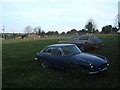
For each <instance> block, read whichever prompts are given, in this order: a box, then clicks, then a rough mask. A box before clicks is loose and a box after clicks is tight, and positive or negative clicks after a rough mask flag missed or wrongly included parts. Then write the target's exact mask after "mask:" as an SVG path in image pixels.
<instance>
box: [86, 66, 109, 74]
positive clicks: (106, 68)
mask: <svg viewBox="0 0 120 90" xmlns="http://www.w3.org/2000/svg"><path fill="white" fill-rule="evenodd" d="M107 68H108V67H105V68H103V69H101V70H98V71H95V72H88V74H96V73H99V72H102V71H105V70H107Z"/></svg>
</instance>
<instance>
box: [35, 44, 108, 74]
mask: <svg viewBox="0 0 120 90" xmlns="http://www.w3.org/2000/svg"><path fill="white" fill-rule="evenodd" d="M35 60H37V61H39V62H40V64H41V66H42V67H43V68H47V67H56V68H60V69H63V70H65V71H72V72H80V73H81V72H84V73H88V74H95V73H99V72H102V71H107V68H108V66H109V63H108V61H107V59H106V57H104V56H101V55H97V54H89V53H83V52H81V51H80V49H79V48H78V47H77V46H76V45H75V44H53V45H49V46H47V47H45V48H44V49H43V50H41V51H40V52H38V53H36V56H35Z"/></svg>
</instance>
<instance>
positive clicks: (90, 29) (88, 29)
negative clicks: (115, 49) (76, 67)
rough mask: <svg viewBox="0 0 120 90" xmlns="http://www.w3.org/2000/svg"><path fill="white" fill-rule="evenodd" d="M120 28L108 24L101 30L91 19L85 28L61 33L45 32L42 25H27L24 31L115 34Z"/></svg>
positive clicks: (42, 33) (44, 33) (48, 33)
mask: <svg viewBox="0 0 120 90" xmlns="http://www.w3.org/2000/svg"><path fill="white" fill-rule="evenodd" d="M118 30H119V29H118V28H117V27H113V26H112V25H106V26H103V27H102V30H101V31H99V30H98V29H97V26H96V23H95V21H94V20H93V19H89V20H88V22H87V23H86V25H85V27H84V29H82V30H76V29H71V30H69V31H67V32H62V33H59V32H58V31H48V32H45V31H44V30H42V29H41V27H40V26H38V27H34V28H32V27H31V26H27V27H26V28H25V29H24V31H25V33H27V34H30V33H35V34H38V35H59V34H60V35H65V34H66V35H75V34H85V33H102V34H109V33H112V34H115V33H117V31H118Z"/></svg>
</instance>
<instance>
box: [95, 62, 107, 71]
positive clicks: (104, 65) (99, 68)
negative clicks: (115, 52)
mask: <svg viewBox="0 0 120 90" xmlns="http://www.w3.org/2000/svg"><path fill="white" fill-rule="evenodd" d="M105 67H107V63H106V64H103V65H100V66H99V67H97V70H98V71H99V70H102V69H104V68H105Z"/></svg>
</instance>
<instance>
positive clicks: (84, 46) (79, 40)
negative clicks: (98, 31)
mask: <svg viewBox="0 0 120 90" xmlns="http://www.w3.org/2000/svg"><path fill="white" fill-rule="evenodd" d="M59 43H62V44H65V43H68V44H76V45H77V46H78V47H79V48H80V50H81V51H85V50H88V49H95V48H100V47H101V46H103V41H102V40H100V39H99V38H98V37H96V36H90V35H83V36H78V37H73V38H72V39H71V40H63V41H59Z"/></svg>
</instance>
